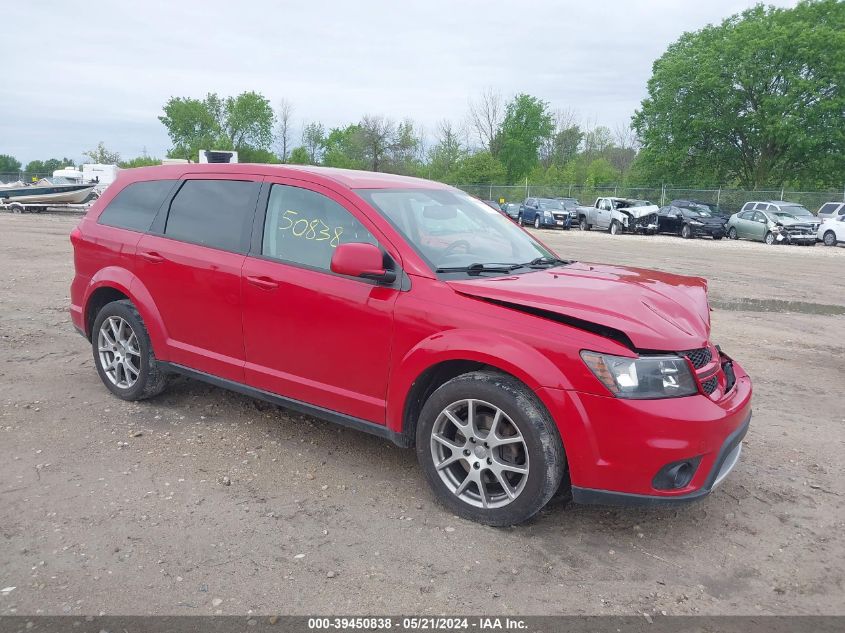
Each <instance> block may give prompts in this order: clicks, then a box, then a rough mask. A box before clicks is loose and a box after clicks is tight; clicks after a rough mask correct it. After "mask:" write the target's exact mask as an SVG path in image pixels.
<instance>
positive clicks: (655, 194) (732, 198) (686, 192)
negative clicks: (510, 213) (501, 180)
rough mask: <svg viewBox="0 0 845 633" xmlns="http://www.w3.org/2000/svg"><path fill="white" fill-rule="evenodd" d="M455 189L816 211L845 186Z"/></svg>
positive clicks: (843, 195)
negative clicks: (778, 205) (770, 204)
mask: <svg viewBox="0 0 845 633" xmlns="http://www.w3.org/2000/svg"><path fill="white" fill-rule="evenodd" d="M455 186H456V187H457V188H458V189H462V190H463V191H466V192H467V193H468V194H470V195H473V196H476V197H477V198H481V199H483V200H495V201H498V200H500V199H502V198H504V199H505V201H507V202H522V201H523V200H524V199H525V198H527V197H529V196H535V197H542V198H577V199H578V200H579V201H580V202H581V204H584V205H592V204H593V202H594V201H595V199H596V198H600V197H604V196H618V197H621V198H636V199H638V200H649V201H651V202H653V203H654V204H657V205H660V206H663V205H666V204H669V203H670V202H671V201H672V200H698V201H701V202H706V203H709V204H715V205H717V207H718V208H719V209H720V211H721V212H722V213H734V212H736V211H739V209H740V208H742V205H743V204H745V203H746V202H748V201H749V200H789V201H790V202H797V203H798V204H801V205H803V206H805V207H807V208H808V209H809V210H810V211H812V212H814V213H815V212H816V211H817V210H818V209H819V207H821V206H822V205H823V204H824V203H825V202H832V201H839V200H843V201H845V187H844V188H843V189H840V190H838V191H836V190H829V191H792V190H789V189H771V190H759V191H752V190H748V189H732V188H726V187H716V188H710V189H693V188H690V187H677V186H674V185H663V186H660V187H629V186H627V185H598V186H588V185H489V184H488V185H461V184H458V185H455Z"/></svg>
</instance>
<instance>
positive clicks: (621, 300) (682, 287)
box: [447, 262, 710, 351]
mask: <svg viewBox="0 0 845 633" xmlns="http://www.w3.org/2000/svg"><path fill="white" fill-rule="evenodd" d="M447 283H448V284H449V286H451V287H452V289H453V290H455V291H456V292H459V293H461V294H463V295H466V296H469V297H474V298H477V299H481V300H486V301H491V302H495V303H499V304H503V305H506V306H507V307H510V308H512V309H516V310H520V309H523V310H525V311H526V312H530V313H534V314H536V313H538V312H540V314H541V316H542V313H544V312H545V313H549V315H550V316H552V317H554V316H559V317H561V320H562V321H563V322H567V323H570V324H572V325H573V326H575V327H579V328H581V329H585V330H588V331H593V332H598V333H601V334H603V335H605V336H608V338H612V339H615V340H619V341H622V342H625V343H626V344H627V341H630V345H632V346H633V347H634V348H636V349H639V350H660V351H684V350H689V349H697V348H700V347H704V346H705V345H707V342H708V339H709V337H710V309H709V306H708V304H707V282H706V281H705V280H704V279H701V278H700V277H683V276H681V275H672V274H668V273H661V272H657V271H654V270H644V269H640V268H626V267H622V266H609V265H603V264H586V263H581V262H576V263H574V264H571V265H569V266H559V267H556V268H549V269H546V270H542V271H537V272H533V273H525V274H522V275H511V276H507V277H489V278H483V279H469V280H458V281H450V282H447ZM607 330H610V331H607ZM620 334H621V336H620Z"/></svg>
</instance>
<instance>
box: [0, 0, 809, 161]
mask: <svg viewBox="0 0 845 633" xmlns="http://www.w3.org/2000/svg"><path fill="white" fill-rule="evenodd" d="M753 4H754V2H751V1H749V0H706V1H702V0H627V1H626V0H600V1H592V2H584V1H583V0H582V1H580V2H569V1H567V2H554V1H552V0H540V1H536V2H526V1H523V2H518V1H514V2H490V1H489V0H488V1H485V2H481V1H474V0H473V1H459V0H452V1H448V0H424V1H421V2H417V1H411V0H370V1H368V0H358V1H356V2H351V1H349V0H337V1H335V2H328V1H323V0H307V1H299V2H278V1H277V2H273V1H269V0H268V1H258V0H256V1H252V0H240V1H238V2H232V1H231V0H228V1H221V0H202V1H199V0H190V1H189V0H169V1H159V0H142V1H140V2H114V1H113V0H100V1H98V0H88V1H87V2H72V1H68V0H60V1H59V0H56V1H53V0H38V1H36V2H26V1H23V2H20V1H19V2H12V3H8V4H7V6H5V7H4V8H3V11H2V15H3V23H4V24H5V25H6V26H7V27H8V28H4V29H3V50H4V53H5V55H4V59H5V60H6V63H5V64H4V65H3V68H4V72H3V81H2V85H3V88H2V93H0V154H12V155H13V156H15V157H16V158H18V160H20V161H21V162H22V163H24V164H26V162H28V161H29V160H33V159H46V158H50V157H59V158H60V157H64V156H68V157H70V158H73V159H76V160H80V159H81V156H82V152H83V151H85V150H86V149H90V148H92V147H94V146H95V145H96V144H97V142H98V141H103V142H105V144H106V147H108V148H109V149H111V150H115V151H118V152H119V153H120V154H121V156H122V157H124V158H131V157H134V156H137V155H140V154H141V153H142V151H143V150H144V149H146V151H147V152H148V153H149V154H151V155H153V156H158V157H161V156H163V155H164V153H165V152H166V151H167V149H168V148H169V147H170V143H169V139H168V137H167V134H166V132H165V129H164V126H162V125H161V123H160V122H159V121H158V119H157V116H158V115H159V114H161V107H162V105H163V104H164V103H165V102H166V101H167V99H168V98H169V97H170V96H191V97H202V96H204V95H205V94H206V93H207V92H217V93H218V94H220V95H234V94H238V93H240V92H243V91H245V90H256V91H258V92H261V93H262V94H264V95H265V96H266V97H268V98H269V99H270V100H271V102H272V103H273V104H274V105H275V104H276V103H277V102H278V100H279V99H281V98H283V97H284V98H287V99H289V100H290V101H291V102H292V103H293V104H294V108H295V112H294V118H295V121H296V124H297V128H299V127H300V126H301V123H302V121H303V120H304V121H310V120H319V121H322V122H323V123H324V124H325V125H326V126H327V127H331V126H335V125H340V124H346V123H348V122H352V121H357V120H358V119H359V118H360V117H361V115H363V114H383V115H385V116H388V117H391V118H394V119H401V118H404V117H410V118H412V119H414V120H415V121H416V122H417V123H419V124H421V125H423V126H424V128H426V129H428V130H433V129H434V126H435V124H436V122H437V121H438V120H440V119H443V118H449V119H452V120H454V121H456V122H458V121H461V120H463V119H464V118H465V116H466V111H467V100H468V99H469V98H470V97H472V96H474V95H477V94H478V93H479V92H480V91H482V90H483V89H484V88H485V87H492V88H494V89H496V90H498V91H500V92H502V93H503V94H504V95H506V96H510V95H512V94H515V93H518V92H527V93H530V94H533V95H536V96H538V97H541V98H543V99H545V100H546V101H548V102H549V103H550V104H551V106H552V107H553V108H568V109H571V110H574V111H575V112H576V113H577V114H578V116H579V118H580V119H581V121H582V123H583V124H586V125H588V126H592V125H595V124H599V125H607V126H608V127H610V128H611V129H613V128H614V127H615V126H616V125H619V124H627V122H628V121H629V119H630V116H631V114H632V113H633V111H634V109H635V108H636V107H637V106H638V105H639V103H640V101H641V99H642V98H643V97H644V96H645V93H646V82H647V80H648V78H649V76H650V74H651V65H652V63H653V62H654V60H655V59H657V58H658V57H659V56H660V55H661V54H662V53H663V51H664V50H665V49H666V47H667V45H669V44H670V43H671V42H673V41H674V40H676V39H677V38H678V37H679V36H680V35H681V33H683V32H684V31H689V30H695V29H698V28H700V27H702V26H704V25H706V24H708V23H712V22H719V21H721V19H722V18H725V17H727V16H729V15H731V14H733V13H736V12H739V11H741V10H743V9H745V8H747V7H749V6H752V5H753ZM775 4H780V5H792V4H794V2H792V1H789V0H778V1H777V2H775Z"/></svg>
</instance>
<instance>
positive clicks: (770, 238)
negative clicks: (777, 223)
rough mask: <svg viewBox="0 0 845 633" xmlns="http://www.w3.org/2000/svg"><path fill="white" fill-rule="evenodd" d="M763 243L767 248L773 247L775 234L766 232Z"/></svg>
mask: <svg viewBox="0 0 845 633" xmlns="http://www.w3.org/2000/svg"><path fill="white" fill-rule="evenodd" d="M763 241H764V242H765V243H766V244H767V245H768V246H773V245H774V243H775V234H774V233H772V232H771V231H766V235H765V236H764V237H763Z"/></svg>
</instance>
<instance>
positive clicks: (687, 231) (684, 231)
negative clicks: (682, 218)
mask: <svg viewBox="0 0 845 633" xmlns="http://www.w3.org/2000/svg"><path fill="white" fill-rule="evenodd" d="M681 237H682V238H684V239H685V240H688V239H690V238H691V237H692V229H691V228H690V227H689V224H684V226H683V227H682V228H681Z"/></svg>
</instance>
